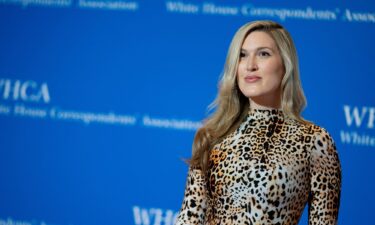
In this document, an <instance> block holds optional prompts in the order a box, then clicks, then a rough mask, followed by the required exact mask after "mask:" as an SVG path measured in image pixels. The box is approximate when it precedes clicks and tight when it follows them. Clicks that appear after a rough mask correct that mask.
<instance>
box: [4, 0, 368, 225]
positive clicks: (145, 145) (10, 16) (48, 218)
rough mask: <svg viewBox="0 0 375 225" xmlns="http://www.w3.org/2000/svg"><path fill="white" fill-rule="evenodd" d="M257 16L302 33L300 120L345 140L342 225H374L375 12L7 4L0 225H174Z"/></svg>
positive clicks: (249, 5)
mask: <svg viewBox="0 0 375 225" xmlns="http://www.w3.org/2000/svg"><path fill="white" fill-rule="evenodd" d="M259 19H270V20H275V21H278V22H280V23H282V24H283V25H284V26H285V27H286V28H287V29H288V30H289V31H290V33H291V34H292V36H293V38H294V40H295V43H296V46H297V50H298V54H299V58H300V67H301V77H302V83H303V86H304V90H305V93H306V96H307V99H308V107H307V108H306V110H305V111H304V113H303V115H304V117H305V118H306V119H308V120H311V121H314V122H315V123H316V124H318V125H320V126H322V127H325V128H326V129H327V130H328V131H329V132H330V133H331V134H332V136H333V137H334V139H335V142H336V145H337V148H338V151H339V156H340V159H341V163H342V168H343V169H342V172H343V186H342V197H341V207H340V217H339V224H342V225H353V224H374V218H373V217H374V210H375V206H374V202H375V195H374V190H375V182H374V178H375V176H374V168H375V167H374V165H375V130H374V124H375V94H374V93H375V70H374V59H375V45H374V40H375V4H374V3H373V2H370V1H367V2H366V1H351V2H350V3H348V2H346V3H343V2H342V1H321V2H318V1H313V2H310V3H306V2H303V1H250V0H236V1H213V0H211V1H201V0H189V1H188V0H186V1H185V0H184V1H182V0H168V1H163V0H159V1H146V0H139V1H135V0H134V1H131V0H126V1H125V0H0V225H21V224H22V225H96V224H99V225H129V224H135V225H164V224H165V225H172V224H173V221H174V220H175V218H176V215H177V212H178V210H179V208H180V205H181V202H182V198H183V192H184V187H185V181H186V174H187V165H186V164H185V163H184V161H183V159H184V158H189V157H190V154H191V144H192V140H193V137H194V133H195V131H196V129H197V128H198V127H199V126H200V125H201V121H202V120H203V119H204V118H205V117H206V116H207V105H209V103H210V102H211V101H212V100H213V99H214V97H215V95H216V92H217V83H218V78H219V76H220V74H221V71H222V68H223V64H224V61H225V56H226V52H227V49H228V46H229V43H230V41H231V38H232V36H233V35H234V33H235V31H236V30H237V29H238V28H239V27H240V26H241V25H242V24H244V23H246V22H248V21H253V20H259ZM300 224H307V211H306V210H305V213H304V215H303V217H302V219H301V222H300Z"/></svg>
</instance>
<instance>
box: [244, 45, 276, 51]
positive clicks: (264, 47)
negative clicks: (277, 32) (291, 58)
mask: <svg viewBox="0 0 375 225" xmlns="http://www.w3.org/2000/svg"><path fill="white" fill-rule="evenodd" d="M263 49H269V50H271V51H274V49H273V48H272V47H268V46H261V47H257V48H256V49H255V50H252V51H259V50H263ZM241 52H248V50H247V49H245V48H241Z"/></svg>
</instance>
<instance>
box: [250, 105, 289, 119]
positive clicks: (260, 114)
mask: <svg viewBox="0 0 375 225" xmlns="http://www.w3.org/2000/svg"><path fill="white" fill-rule="evenodd" d="M248 116H249V117H255V118H269V117H279V118H284V117H285V115H284V112H283V110H282V109H278V108H250V107H249V111H248Z"/></svg>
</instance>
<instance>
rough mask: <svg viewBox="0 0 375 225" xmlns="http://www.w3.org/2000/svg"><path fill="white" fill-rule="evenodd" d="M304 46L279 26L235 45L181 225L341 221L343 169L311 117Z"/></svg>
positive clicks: (201, 136)
mask: <svg viewBox="0 0 375 225" xmlns="http://www.w3.org/2000/svg"><path fill="white" fill-rule="evenodd" d="M305 104H306V101H305V97H304V94H303V91H302V87H301V83H300V79H299V70H298V59H297V54H296V49H295V47H294V44H293V41H292V39H291V36H290V35H289V33H288V32H287V31H286V30H285V29H284V28H283V27H282V26H281V25H279V24H277V23H275V22H272V21H256V22H252V23H248V24H245V25H244V26H242V27H241V28H240V29H239V30H238V31H237V33H236V34H235V36H234V38H233V40H232V43H231V45H230V48H229V52H228V56H227V60H226V64H225V68H224V74H223V77H222V79H221V82H220V90H219V94H218V97H217V99H216V100H215V104H214V105H215V106H216V111H215V113H214V114H213V115H212V116H211V117H210V118H208V119H207V120H206V121H205V123H204V125H203V127H202V128H200V129H199V130H198V131H197V133H196V136H195V139H194V143H193V157H192V159H191V161H190V168H189V173H188V178H187V184H186V190H185V197H184V200H183V204H182V208H181V210H180V213H179V216H178V218H177V223H176V224H178V225H180V224H194V225H197V224H210V225H213V224H215V225H219V224H220V225H225V224H228V225H229V224H231V225H232V224H249V225H250V224H254V225H255V224H257V225H258V224H264V225H265V224H267V225H269V224H275V225H276V224H279V225H281V224H288V225H295V224H298V221H299V219H300V217H301V214H302V212H303V209H304V207H305V205H306V203H308V206H309V224H310V225H313V224H314V225H318V224H324V225H329V224H336V223H337V217H338V208H339V202H340V188H341V169H340V162H339V159H338V155H337V152H336V147H335V144H334V141H333V140H332V138H331V136H330V135H329V134H328V132H327V131H326V130H325V129H324V128H321V127H319V126H317V125H314V124H312V123H310V122H308V121H306V120H304V119H303V118H302V117H301V115H300V113H301V111H302V109H303V108H304V106H305Z"/></svg>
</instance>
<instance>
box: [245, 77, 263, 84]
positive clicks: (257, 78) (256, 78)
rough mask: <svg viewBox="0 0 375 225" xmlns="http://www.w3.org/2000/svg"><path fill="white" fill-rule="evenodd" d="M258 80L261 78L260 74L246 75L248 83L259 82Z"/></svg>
mask: <svg viewBox="0 0 375 225" xmlns="http://www.w3.org/2000/svg"><path fill="white" fill-rule="evenodd" d="M258 80H260V77H258V76H246V77H245V81H246V83H254V82H257V81H258Z"/></svg>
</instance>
